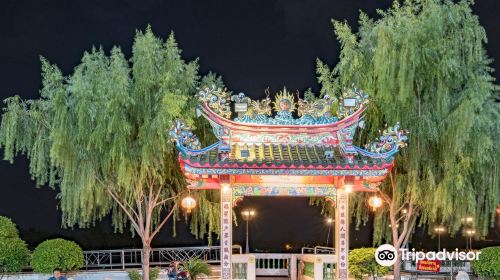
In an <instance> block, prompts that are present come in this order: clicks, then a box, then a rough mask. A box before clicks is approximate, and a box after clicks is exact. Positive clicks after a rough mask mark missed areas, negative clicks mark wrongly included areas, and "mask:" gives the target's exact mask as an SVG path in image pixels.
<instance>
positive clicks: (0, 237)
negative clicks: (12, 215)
mask: <svg viewBox="0 0 500 280" xmlns="http://www.w3.org/2000/svg"><path fill="white" fill-rule="evenodd" d="M29 257H30V251H29V250H28V246H27V245H26V242H24V241H23V240H21V238H19V235H18V230H17V228H16V225H15V224H14V223H13V222H12V221H11V220H10V219H9V218H6V217H3V216H0V276H1V275H2V274H3V273H6V272H18V271H21V270H22V269H23V268H24V267H26V266H27V265H28V264H29ZM0 278H1V277H0Z"/></svg>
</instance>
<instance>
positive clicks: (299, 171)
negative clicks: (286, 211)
mask: <svg viewBox="0 0 500 280" xmlns="http://www.w3.org/2000/svg"><path fill="white" fill-rule="evenodd" d="M179 161H180V163H181V165H182V167H183V170H184V172H185V173H188V174H196V175H203V174H207V175H236V174H246V175H297V176H385V175H387V174H388V172H389V171H390V170H391V168H392V166H393V164H394V161H393V160H392V159H391V160H390V161H387V162H385V161H384V162H381V163H380V164H378V165H377V164H372V165H368V164H363V163H359V162H358V163H354V164H333V163H318V164H313V163H305V164H304V163H303V164H294V163H291V162H288V163H265V162H263V163H244V162H231V161H227V162H216V163H212V164H211V163H208V162H204V163H202V162H192V161H191V160H190V159H187V158H183V157H182V156H180V157H179Z"/></svg>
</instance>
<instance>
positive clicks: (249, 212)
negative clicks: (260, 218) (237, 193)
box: [241, 209, 255, 254]
mask: <svg viewBox="0 0 500 280" xmlns="http://www.w3.org/2000/svg"><path fill="white" fill-rule="evenodd" d="M241 216H243V219H244V220H245V221H246V227H247V228H246V248H245V254H249V253H250V247H249V246H248V221H250V219H252V218H253V217H255V210H252V209H245V210H243V211H242V212H241Z"/></svg>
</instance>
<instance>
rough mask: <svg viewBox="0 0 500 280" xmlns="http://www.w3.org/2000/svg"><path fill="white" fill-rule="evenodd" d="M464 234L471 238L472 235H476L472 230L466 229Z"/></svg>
mask: <svg viewBox="0 0 500 280" xmlns="http://www.w3.org/2000/svg"><path fill="white" fill-rule="evenodd" d="M465 233H467V235H468V236H473V235H474V234H476V231H475V230H473V229H468V230H467V231H466V232H465Z"/></svg>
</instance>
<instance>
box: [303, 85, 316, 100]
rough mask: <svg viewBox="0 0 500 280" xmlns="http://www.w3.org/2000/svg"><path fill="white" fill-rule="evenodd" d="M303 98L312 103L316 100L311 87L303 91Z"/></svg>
mask: <svg viewBox="0 0 500 280" xmlns="http://www.w3.org/2000/svg"><path fill="white" fill-rule="evenodd" d="M304 100H305V101H307V102H310V103H312V102H314V101H315V100H316V94H315V93H314V92H313V91H312V89H311V88H308V89H307V90H306V91H305V92H304Z"/></svg>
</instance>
